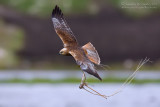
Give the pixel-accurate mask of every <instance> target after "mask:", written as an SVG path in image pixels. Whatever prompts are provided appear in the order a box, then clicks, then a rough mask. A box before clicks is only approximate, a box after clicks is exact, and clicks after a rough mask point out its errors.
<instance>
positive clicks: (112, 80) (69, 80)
mask: <svg viewBox="0 0 160 107" xmlns="http://www.w3.org/2000/svg"><path fill="white" fill-rule="evenodd" d="M125 80H126V78H122V79H120V78H104V79H103V81H102V82H100V81H99V80H97V79H91V78H89V79H87V82H88V83H123V82H124V81H125ZM80 81H81V79H77V78H66V79H60V80H51V79H40V78H36V79H32V80H24V79H9V80H0V83H27V84H38V83H51V84H52V83H80ZM132 83H133V84H146V83H160V79H143V80H140V79H134V80H133V81H132Z"/></svg>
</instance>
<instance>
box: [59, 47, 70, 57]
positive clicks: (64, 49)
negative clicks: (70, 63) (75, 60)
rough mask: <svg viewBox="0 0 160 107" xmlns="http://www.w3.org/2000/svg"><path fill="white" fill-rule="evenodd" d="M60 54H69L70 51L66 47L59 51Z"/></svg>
mask: <svg viewBox="0 0 160 107" xmlns="http://www.w3.org/2000/svg"><path fill="white" fill-rule="evenodd" d="M59 54H60V55H65V56H70V53H69V51H68V49H67V48H63V49H61V50H60V51H59Z"/></svg>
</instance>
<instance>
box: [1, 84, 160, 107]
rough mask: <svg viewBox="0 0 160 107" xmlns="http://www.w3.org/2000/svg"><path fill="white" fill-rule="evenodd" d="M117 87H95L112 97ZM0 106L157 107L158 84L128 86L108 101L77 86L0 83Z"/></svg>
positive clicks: (158, 100) (159, 96) (159, 86)
mask: <svg viewBox="0 0 160 107" xmlns="http://www.w3.org/2000/svg"><path fill="white" fill-rule="evenodd" d="M119 86H120V84H94V86H92V87H94V89H97V90H98V91H100V92H101V93H104V94H111V93H112V92H113V91H114V90H116V89H117V88H118V87H119ZM0 107H160V84H145V85H131V86H128V87H126V88H125V89H124V90H123V92H121V93H119V94H117V95H115V96H113V97H110V98H108V99H107V100H106V99H104V98H101V97H99V96H95V95H91V94H90V93H88V92H86V91H84V90H80V89H79V88H78V84H36V85H33V84H0Z"/></svg>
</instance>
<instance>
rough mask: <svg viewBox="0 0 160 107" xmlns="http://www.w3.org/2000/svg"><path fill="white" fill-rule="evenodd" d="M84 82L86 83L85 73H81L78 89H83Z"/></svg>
mask: <svg viewBox="0 0 160 107" xmlns="http://www.w3.org/2000/svg"><path fill="white" fill-rule="evenodd" d="M85 81H86V76H85V73H84V72H83V76H82V80H81V84H80V86H79V88H80V89H82V88H84V85H85V84H86V83H85Z"/></svg>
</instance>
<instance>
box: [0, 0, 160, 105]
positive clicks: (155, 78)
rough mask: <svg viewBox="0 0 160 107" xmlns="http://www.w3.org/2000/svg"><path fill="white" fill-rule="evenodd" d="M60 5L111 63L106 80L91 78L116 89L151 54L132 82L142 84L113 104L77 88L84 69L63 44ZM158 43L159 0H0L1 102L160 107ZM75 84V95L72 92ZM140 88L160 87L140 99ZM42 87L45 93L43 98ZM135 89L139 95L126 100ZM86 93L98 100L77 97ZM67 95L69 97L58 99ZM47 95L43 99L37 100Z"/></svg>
mask: <svg viewBox="0 0 160 107" xmlns="http://www.w3.org/2000/svg"><path fill="white" fill-rule="evenodd" d="M56 4H57V5H58V6H59V7H60V8H61V9H62V11H63V13H64V16H65V18H66V20H67V22H68V24H69V25H70V27H71V29H72V31H73V32H74V34H75V36H76V38H77V40H78V41H79V43H80V45H82V46H83V45H85V44H86V43H88V42H91V43H92V44H93V45H94V46H95V47H96V49H97V51H98V53H99V55H100V58H101V62H102V64H104V65H106V66H104V67H105V69H103V68H99V70H100V72H99V73H100V75H101V76H102V78H103V79H104V81H103V82H102V83H103V84H98V83H100V82H99V81H98V80H96V79H94V77H92V76H89V75H87V76H88V78H89V79H88V81H89V83H94V84H95V83H96V85H98V86H96V85H95V86H96V87H95V88H98V89H100V90H103V88H105V90H103V91H108V92H110V91H113V90H116V88H118V87H119V86H120V83H122V82H124V81H125V79H126V78H127V77H128V76H129V75H130V74H131V73H132V71H134V70H135V68H136V67H137V65H138V63H139V62H140V60H141V59H144V58H146V57H147V58H150V62H148V63H147V64H145V65H144V66H143V67H142V68H141V70H142V71H141V72H139V73H138V75H137V77H136V78H135V80H134V81H133V83H134V84H136V85H135V87H132V86H130V87H129V88H128V90H126V93H125V91H124V92H123V93H121V94H120V95H119V96H117V97H116V96H115V97H116V98H115V97H114V98H112V100H111V101H110V103H106V101H105V102H102V101H101V100H103V99H101V98H99V97H98V98H99V99H98V98H97V97H96V96H95V97H93V96H92V95H90V94H88V93H86V92H83V91H82V90H79V89H78V84H79V83H80V79H81V76H82V72H81V71H80V69H79V67H78V66H77V65H76V63H75V61H74V59H73V58H72V57H65V56H60V55H59V54H58V53H59V50H60V49H62V48H63V44H62V42H61V40H60V39H59V37H58V36H57V35H56V33H55V31H54V28H53V24H52V21H51V12H52V10H53V8H54V7H55V5H56ZM159 46H160V1H159V0H14V1H13V0H0V107H44V106H45V107H75V106H77V107H87V106H92V107H96V106H101V107H106V106H113V107H116V106H118V105H122V106H123V107H132V106H135V105H136V106H137V107H142V106H144V104H146V103H148V107H159V106H160V102H159V101H160V96H159V95H157V94H158V88H160V85H159V83H160V72H159V70H160V47H159ZM117 82H118V83H117ZM57 83H60V85H57ZM64 83H65V84H64ZM70 83H72V84H70ZM139 84H143V86H142V87H141V86H139ZM44 87H46V88H44ZM100 87H101V88H100ZM150 87H152V88H153V89H150ZM106 88H108V89H110V90H106ZM11 89H13V90H11ZM60 89H61V90H60ZM64 90H66V91H64ZM72 90H74V92H73V93H72V94H71V95H72V96H74V97H71V95H70V94H66V93H70V91H71V92H72ZM139 90H145V91H144V92H141V93H142V95H145V94H146V93H147V94H148V92H150V91H151V92H155V93H150V94H151V95H148V96H145V97H146V98H141V99H144V100H143V101H139V100H138V99H137V100H136V99H134V98H136V96H137V95H136V94H134V93H135V92H136V93H139ZM46 92H47V94H45V93H46ZM127 92H128V93H127ZM131 92H134V93H131ZM18 93H20V94H18ZM26 93H28V94H26ZM39 93H43V94H42V95H39V96H37V94H39ZM55 93H56V95H55ZM17 94H18V96H17ZM123 94H124V95H123ZM128 94H129V96H132V95H133V100H131V99H132V98H131V99H130V100H129V101H128V102H129V103H126V102H124V101H122V99H125V100H126V97H127V95H128ZM52 95H53V96H54V97H55V96H56V98H53V96H52ZM76 95H77V96H76ZM125 95H126V96H125ZM138 95H139V94H138ZM24 96H28V97H27V98H28V100H26V97H24ZM58 96H59V97H58ZM62 96H63V97H62ZM57 97H58V99H57ZM83 97H85V98H86V99H90V97H91V102H94V100H97V101H99V103H98V102H97V103H96V102H95V103H93V104H88V103H87V102H86V101H85V100H80V101H78V99H81V98H82V99H83ZM38 98H39V99H38ZM64 98H68V100H66V101H65V102H64V104H59V103H58V102H60V101H61V100H64ZM13 99H14V100H13ZM49 99H50V100H49ZM51 99H54V100H55V101H53V102H52V100H51ZM73 99H77V100H75V101H74V100H73ZM120 99H121V100H120ZM41 100H43V101H44V103H43V104H39V103H38V102H39V101H41ZM47 101H48V102H49V103H47ZM103 101H104V100H103ZM8 102H11V103H8ZM20 102H21V103H20ZM22 102H23V103H22ZM122 102H123V103H122ZM125 103H126V105H125ZM10 104H11V105H10ZM99 104H100V105H99ZM107 104H108V105H107Z"/></svg>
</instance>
